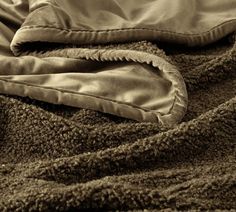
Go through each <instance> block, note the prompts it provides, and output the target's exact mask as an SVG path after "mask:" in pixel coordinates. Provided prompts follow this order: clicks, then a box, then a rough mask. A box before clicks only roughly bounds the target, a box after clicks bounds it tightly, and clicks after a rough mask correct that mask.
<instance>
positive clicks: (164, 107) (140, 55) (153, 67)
mask: <svg viewBox="0 0 236 212" xmlns="http://www.w3.org/2000/svg"><path fill="white" fill-rule="evenodd" d="M32 30H33V29H32ZM17 36H18V38H17V39H16V40H19V37H21V33H20V32H19V33H18V34H16V36H15V37H17ZM23 40H24V39H23ZM48 40H50V36H49V35H48ZM14 42H15V41H14V40H13V44H12V46H14V48H12V50H13V51H14V54H15V55H21V56H37V57H38V58H41V59H42V60H43V59H50V58H53V57H59V58H61V60H64V61H65V64H66V62H67V61H69V60H70V59H74V60H86V61H87V62H88V63H93V61H95V62H97V63H100V66H101V64H102V66H103V67H101V68H100V70H96V71H92V72H93V76H92V75H91V73H89V72H88V73H87V74H88V75H90V76H91V79H92V78H93V79H92V80H90V81H88V85H87V86H89V83H91V84H93V82H94V79H96V77H100V76H102V77H103V79H101V78H100V80H101V81H100V82H97V84H98V86H97V87H96V91H89V93H88V92H87V93H86V92H82V93H81V90H84V89H83V85H82V84H81V83H80V82H79V81H83V79H85V81H86V80H87V78H86V77H84V76H85V75H86V73H83V75H84V76H82V75H81V73H80V74H78V76H79V77H80V78H78V77H77V84H78V85H79V86H80V89H79V91H78V90H75V89H74V88H73V86H71V87H69V86H67V89H62V88H60V87H57V88H55V87H54V85H53V84H50V85H49V87H50V89H52V90H53V89H54V93H52V92H51V94H50V98H49V97H46V96H47V95H45V92H47V91H45V90H44V91H42V93H41V94H37V95H36V94H35V92H34V91H33V90H32V89H31V90H30V89H27V87H25V89H27V91H26V92H27V93H28V95H30V96H31V97H32V98H36V99H39V100H42V101H47V102H52V103H55V104H65V105H69V106H75V107H81V108H87V109H93V110H98V111H100V112H105V113H110V114H114V115H118V116H121V117H125V118H129V119H134V120H137V121H145V122H158V123H159V124H161V125H162V126H165V127H173V126H174V125H176V124H177V123H179V122H180V121H181V120H182V118H183V116H184V114H185V112H186V110H187V102H188V97H187V96H188V95H187V90H186V86H185V82H184V80H183V77H182V76H181V74H180V72H179V71H178V68H177V67H175V66H174V65H173V64H171V63H170V62H169V61H168V59H167V57H166V55H165V53H164V52H163V51H162V50H160V49H159V48H158V47H157V46H156V45H154V44H152V43H148V42H146V41H141V42H133V43H126V44H106V45H104V44H103V45H90V46H88V45H85V46H81V45H74V44H63V43H60V44H57V43H53V42H51V43H48V42H30V41H24V42H19V43H14ZM42 46H45V47H44V48H42ZM145 48H146V49H145ZM106 64H109V65H111V64H113V65H116V64H122V66H123V67H126V66H127V67H128V69H129V70H128V69H126V70H123V71H122V68H119V67H118V68H114V67H113V68H109V70H106V72H104V67H105V65H106ZM130 64H132V65H130ZM74 66H75V65H74ZM120 70H121V71H120ZM74 71H75V70H73V72H74ZM79 71H80V70H78V72H79ZM82 71H83V70H82ZM60 73H61V72H60ZM104 73H105V74H106V76H105V75H104ZM39 74H40V73H39ZM61 74H62V73H61ZM63 74H64V76H65V79H64V80H66V75H67V76H69V75H70V73H66V71H64V73H63ZM101 74H103V75H101ZM108 76H109V77H110V78H107V77H108ZM35 77H37V76H35ZM52 77H54V78H55V77H56V73H54V76H53V75H52ZM69 77H70V76H69ZM83 77H84V78H83ZM81 79H82V80H81ZM107 79H108V80H110V81H112V82H110V84H109V83H107V82H108V80H107ZM45 80H46V79H45ZM155 80H156V81H155ZM47 81H50V78H49V77H48V78H47ZM54 81H55V80H54ZM67 81H68V83H67V84H72V83H74V82H73V81H72V80H71V82H70V81H69V78H68V77H67ZM121 81H122V85H123V88H121V87H120V86H121V85H120V83H121ZM101 83H102V84H103V85H102V86H103V87H104V89H106V91H104V90H103V91H101V93H99V89H100V85H99V84H101ZM111 83H112V85H111ZM114 85H115V86H114ZM30 86H31V88H32V87H33V85H32V84H31V85H30ZM37 87H42V84H41V85H37ZM47 87H48V86H47ZM84 87H85V86H84ZM112 89H114V90H115V92H114V95H113V96H111V95H110V96H108V95H107V96H104V95H103V94H104V92H110V91H111V90H112ZM125 89H126V90H125ZM55 90H57V91H59V92H57V93H55ZM101 90H102V89H101ZM37 92H38V93H39V90H38V91H37ZM65 93H66V95H67V97H65ZM76 94H77V96H76ZM18 95H19V94H18ZM53 95H54V96H56V97H55V98H54V99H55V100H52V99H53V97H52V96H53ZM68 96H70V97H68ZM59 100H60V102H59Z"/></svg>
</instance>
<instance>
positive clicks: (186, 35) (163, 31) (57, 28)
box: [19, 18, 236, 37]
mask: <svg viewBox="0 0 236 212" xmlns="http://www.w3.org/2000/svg"><path fill="white" fill-rule="evenodd" d="M234 22H235V24H236V18H235V19H232V20H229V21H225V22H223V23H220V24H218V25H216V26H214V27H212V28H211V29H209V30H207V31H204V32H201V33H189V34H187V33H181V32H174V31H170V30H160V29H149V28H122V29H104V30H86V29H84V30H82V29H64V28H60V27H55V26H46V25H45V26H40V25H34V26H24V27H21V28H20V29H19V30H22V31H23V30H27V29H28V30H29V29H42V28H44V29H55V30H63V31H68V32H75V33H80V32H87V33H89V32H90V33H102V32H112V31H114V32H116V31H118V32H119V31H132V30H133V31H135V30H147V31H156V32H160V33H166V34H176V35H180V36H183V37H190V36H202V35H204V34H209V33H211V32H212V31H214V30H216V29H217V28H220V27H222V26H224V25H227V24H231V23H234Z"/></svg>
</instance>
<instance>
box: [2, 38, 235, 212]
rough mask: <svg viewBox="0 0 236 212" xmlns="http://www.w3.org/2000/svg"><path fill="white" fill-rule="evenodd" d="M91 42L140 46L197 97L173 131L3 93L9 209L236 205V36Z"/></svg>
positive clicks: (5, 206)
mask: <svg viewBox="0 0 236 212" xmlns="http://www.w3.org/2000/svg"><path fill="white" fill-rule="evenodd" d="M157 46H158V47H157ZM76 48H78V47H76V46H66V47H65V46H64V47H63V48H57V49H56V50H55V49H48V51H46V52H37V53H36V52H35V53H31V54H32V55H33V54H37V55H38V56H40V55H41V56H48V55H56V56H60V55H61V56H66V55H67V54H68V52H71V49H74V51H76ZM90 48H113V49H135V50H138V51H145V52H149V53H152V54H158V55H161V56H162V57H164V58H165V59H166V60H168V61H169V62H171V63H172V64H174V65H176V66H177V67H178V69H179V71H180V72H181V74H182V75H183V77H184V80H185V82H186V85H187V89H188V94H189V105H188V111H187V113H186V115H185V117H184V119H183V120H182V122H181V123H180V124H178V125H176V126H174V127H173V128H171V129H167V128H164V127H162V126H160V125H159V124H155V123H138V122H136V121H132V120H128V119H124V118H119V117H115V116H112V115H108V114H102V113H99V112H95V111H92V110H86V109H79V108H72V107H67V106H62V105H61V106H59V105H52V104H48V103H43V102H40V101H35V100H32V99H29V98H20V97H12V96H6V95H1V96H0V196H1V199H0V211H78V210H79V209H91V208H93V209H100V210H101V209H102V210H121V211H126V210H139V211H143V210H145V211H148V210H150V211H153V210H158V211H161V210H163V211H172V210H179V211H187V210H217V209H218V210H230V209H231V210H236V201H235V200H236V42H235V36H234V35H230V36H229V37H227V38H225V39H223V40H221V41H219V42H217V43H215V44H212V45H209V46H207V47H204V48H192V49H190V48H184V49H183V47H180V46H173V45H168V44H153V43H148V42H145V41H143V42H137V43H132V44H122V45H113V46H107V47H104V46H96V47H90ZM160 49H162V50H160Z"/></svg>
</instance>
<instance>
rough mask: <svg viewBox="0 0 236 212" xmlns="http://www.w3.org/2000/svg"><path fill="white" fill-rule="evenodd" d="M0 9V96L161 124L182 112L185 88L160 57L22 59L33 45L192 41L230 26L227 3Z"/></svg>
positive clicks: (120, 1) (34, 0)
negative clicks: (1, 94)
mask: <svg viewBox="0 0 236 212" xmlns="http://www.w3.org/2000/svg"><path fill="white" fill-rule="evenodd" d="M0 10H1V13H0V18H1V23H0V31H1V34H0V42H1V44H0V54H1V55H0V62H1V67H0V93H6V94H14V95H19V96H29V97H31V98H35V99H38V100H42V101H47V102H51V103H55V104H65V105H71V106H76V107H84V108H89V109H94V110H98V111H102V112H106V113H111V114H115V115H118V116H122V117H126V118H131V119H135V120H138V121H152V122H160V123H161V124H163V125H166V126H169V125H174V124H176V123H178V122H179V121H180V120H181V118H182V117H183V115H184V113H185V110H186V107H187V92H186V88H185V83H184V81H183V78H182V76H181V75H180V73H179V72H178V70H177V69H176V67H174V66H173V65H171V64H170V63H169V62H167V61H165V59H163V58H162V57H160V55H159V56H158V55H152V54H147V53H142V52H138V51H131V50H117V49H116V47H114V49H110V50H106V49H93V48H92V49H87V48H79V49H78V48H75V49H62V50H61V54H62V55H60V57H59V56H58V55H56V54H55V55H53V53H52V52H51V53H50V54H48V55H47V56H42V55H40V54H38V55H34V56H29V55H30V54H31V52H30V51H32V50H33V48H32V47H34V42H39V41H40V42H42V45H45V50H46V49H47V48H46V47H47V43H60V44H68V43H69V44H100V43H103V44H104V43H118V42H130V41H138V40H144V39H146V40H159V41H168V42H174V43H180V44H183V45H191V46H194V45H205V44H208V43H211V42H214V41H216V40H218V39H220V38H222V37H223V36H225V35H227V34H228V33H230V32H232V31H233V30H235V28H236V1H234V0H226V1H220V0H214V1H213V0H211V1H204V0H195V1H194V0H176V1H166V0H158V1H154V0H137V1H133V0H132V1H131V0H130V1H127V0H109V1H107V0H80V1H76V0H67V1H64V0H29V1H27V0H24V1H22V0H18V1H17V0H15V1H8V0H2V1H1V2H0ZM28 43H31V45H30V46H31V49H29V48H26V47H27V45H28ZM40 48H41V49H43V46H41V47H40ZM14 55H15V56H14ZM19 55H25V56H19ZM32 55H33V54H32ZM16 56H18V57H16Z"/></svg>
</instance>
